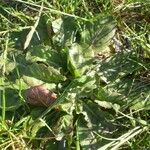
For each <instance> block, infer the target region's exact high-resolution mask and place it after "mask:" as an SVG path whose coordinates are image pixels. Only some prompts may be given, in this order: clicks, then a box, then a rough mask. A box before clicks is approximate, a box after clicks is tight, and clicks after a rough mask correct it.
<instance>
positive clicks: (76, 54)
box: [67, 43, 84, 78]
mask: <svg viewBox="0 0 150 150" xmlns="http://www.w3.org/2000/svg"><path fill="white" fill-rule="evenodd" d="M83 61H84V58H83V55H82V50H81V47H80V46H79V45H78V44H77V43H74V44H72V46H71V48H70V49H68V58H67V64H68V70H69V71H70V72H71V74H72V75H73V76H74V77H75V78H77V77H80V76H81V75H82V69H83V68H80V67H81V64H82V63H83Z"/></svg>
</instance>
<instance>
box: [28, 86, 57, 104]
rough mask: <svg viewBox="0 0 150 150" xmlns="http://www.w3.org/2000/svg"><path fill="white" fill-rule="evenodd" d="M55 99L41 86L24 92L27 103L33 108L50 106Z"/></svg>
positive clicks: (55, 96)
mask: <svg viewBox="0 0 150 150" xmlns="http://www.w3.org/2000/svg"><path fill="white" fill-rule="evenodd" d="M56 98H57V95H56V94H55V93H54V92H51V91H49V90H48V89H47V88H46V87H45V86H43V85H38V86H34V87H31V88H29V89H27V91H26V101H27V103H29V104H31V105H34V106H50V105H51V104H52V103H53V102H54V101H55V100H56Z"/></svg>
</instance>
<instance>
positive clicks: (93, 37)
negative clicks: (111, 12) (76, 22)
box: [81, 16, 116, 51]
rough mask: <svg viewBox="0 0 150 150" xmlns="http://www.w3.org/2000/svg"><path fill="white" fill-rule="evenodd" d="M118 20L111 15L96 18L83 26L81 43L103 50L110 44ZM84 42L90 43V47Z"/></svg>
mask: <svg viewBox="0 0 150 150" xmlns="http://www.w3.org/2000/svg"><path fill="white" fill-rule="evenodd" d="M115 27H116V22H115V21H114V19H113V18H112V17H111V16H106V17H99V18H96V17H95V18H94V19H93V20H92V21H91V22H87V23H86V24H85V25H84V26H83V31H82V33H81V37H82V40H81V45H83V47H85V48H86V49H87V48H89V47H92V48H93V49H94V50H96V51H97V50H98V51H99V50H101V49H103V48H104V47H106V46H108V45H109V44H110V41H111V39H112V38H113V36H114V34H115V31H116V28H115ZM84 43H86V44H87V43H88V45H87V46H88V47H86V46H85V44H84Z"/></svg>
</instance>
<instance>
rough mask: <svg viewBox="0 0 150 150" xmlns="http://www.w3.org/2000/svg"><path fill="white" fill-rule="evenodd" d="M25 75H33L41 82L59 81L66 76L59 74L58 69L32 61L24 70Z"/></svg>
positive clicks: (63, 79)
mask: <svg viewBox="0 0 150 150" xmlns="http://www.w3.org/2000/svg"><path fill="white" fill-rule="evenodd" d="M25 75H26V76H30V77H34V78H37V79H39V80H42V81H43V82H49V83H59V82H61V81H65V79H66V77H65V76H63V75H61V73H60V70H59V69H55V68H54V67H51V66H46V65H44V64H41V63H40V64H37V63H33V64H32V65H30V66H28V67H27V68H26V71H25Z"/></svg>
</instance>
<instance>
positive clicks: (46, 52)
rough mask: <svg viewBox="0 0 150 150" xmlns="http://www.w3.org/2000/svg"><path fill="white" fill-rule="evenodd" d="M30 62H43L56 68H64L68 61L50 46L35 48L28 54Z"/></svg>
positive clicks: (27, 57)
mask: <svg viewBox="0 0 150 150" xmlns="http://www.w3.org/2000/svg"><path fill="white" fill-rule="evenodd" d="M26 60H27V61H29V62H32V63H34V62H43V63H46V64H48V65H50V66H54V67H63V64H64V62H65V61H66V60H64V59H62V57H61V54H60V53H59V52H58V51H56V50H53V49H52V48H50V47H49V46H43V45H38V46H33V47H32V48H30V51H28V52H27V54H26Z"/></svg>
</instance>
